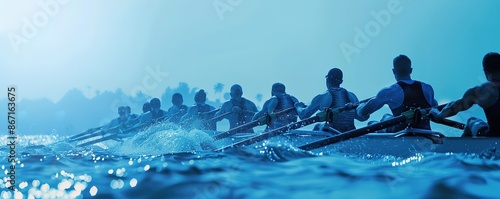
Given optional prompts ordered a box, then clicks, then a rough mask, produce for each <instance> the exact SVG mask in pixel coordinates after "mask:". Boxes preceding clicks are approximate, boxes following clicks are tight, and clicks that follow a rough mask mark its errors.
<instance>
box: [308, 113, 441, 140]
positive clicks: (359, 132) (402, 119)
mask: <svg viewBox="0 0 500 199" xmlns="http://www.w3.org/2000/svg"><path fill="white" fill-rule="evenodd" d="M445 105H446V104H443V105H440V106H438V108H439V107H444V106H445ZM430 109H431V108H428V109H411V110H408V111H406V112H403V113H401V115H399V116H397V117H394V118H391V119H389V120H386V121H383V122H378V123H376V124H372V125H368V126H365V127H362V128H358V129H354V130H350V131H347V132H344V133H342V134H338V135H335V136H332V137H329V138H325V139H322V140H319V141H316V142H312V143H309V144H306V145H303V146H300V147H299V148H300V149H302V150H312V149H317V148H321V147H324V146H327V145H330V144H334V143H337V142H341V141H344V140H348V139H351V138H356V137H359V136H363V135H366V134H368V133H372V132H375V131H378V130H382V129H385V128H388V127H391V126H394V125H398V124H401V123H408V124H411V123H413V124H418V123H420V121H421V120H422V119H425V117H426V115H427V113H428V112H429V111H430Z"/></svg>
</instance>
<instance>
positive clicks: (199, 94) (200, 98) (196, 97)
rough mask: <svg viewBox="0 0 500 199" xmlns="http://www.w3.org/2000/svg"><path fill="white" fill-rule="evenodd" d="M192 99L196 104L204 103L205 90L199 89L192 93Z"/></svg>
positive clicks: (205, 97)
mask: <svg viewBox="0 0 500 199" xmlns="http://www.w3.org/2000/svg"><path fill="white" fill-rule="evenodd" d="M194 101H195V102H196V104H204V103H205V102H206V101H207V94H206V93H205V90H203V89H201V90H199V91H198V92H196V94H195V95H194Z"/></svg>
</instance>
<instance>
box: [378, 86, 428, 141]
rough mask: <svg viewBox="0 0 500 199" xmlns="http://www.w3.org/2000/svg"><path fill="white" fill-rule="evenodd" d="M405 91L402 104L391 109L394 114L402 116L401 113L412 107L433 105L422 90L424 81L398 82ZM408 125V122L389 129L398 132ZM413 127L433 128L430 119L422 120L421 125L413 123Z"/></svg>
mask: <svg viewBox="0 0 500 199" xmlns="http://www.w3.org/2000/svg"><path fill="white" fill-rule="evenodd" d="M397 84H398V85H399V86H400V87H401V89H403V92H404V100H403V104H401V106H399V107H397V108H394V109H391V111H392V115H394V116H400V115H401V113H403V112H405V111H408V110H410V108H430V107H431V105H430V104H429V102H427V100H426V99H425V95H424V92H423V90H422V83H421V82H419V81H414V82H413V84H407V83H404V82H402V81H399V82H398V83H397ZM406 127H407V125H406V124H400V125H396V126H394V128H392V130H391V128H389V129H388V131H392V132H398V131H401V130H403V129H405V128H406ZM411 127H413V128H419V129H428V130H430V129H431V125H430V122H429V120H426V121H422V122H421V123H420V124H419V125H411Z"/></svg>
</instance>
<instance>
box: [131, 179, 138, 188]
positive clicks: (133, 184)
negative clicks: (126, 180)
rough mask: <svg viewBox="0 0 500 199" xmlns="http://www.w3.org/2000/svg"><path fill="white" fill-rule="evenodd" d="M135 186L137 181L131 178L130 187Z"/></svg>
mask: <svg viewBox="0 0 500 199" xmlns="http://www.w3.org/2000/svg"><path fill="white" fill-rule="evenodd" d="M136 185H137V179H135V178H132V180H130V187H135V186H136Z"/></svg>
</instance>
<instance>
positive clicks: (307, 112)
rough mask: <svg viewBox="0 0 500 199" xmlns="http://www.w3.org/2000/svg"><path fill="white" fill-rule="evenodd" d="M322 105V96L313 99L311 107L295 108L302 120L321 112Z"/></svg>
mask: <svg viewBox="0 0 500 199" xmlns="http://www.w3.org/2000/svg"><path fill="white" fill-rule="evenodd" d="M297 104H300V103H296V105H297ZM320 105H321V95H318V96H316V97H314V98H313V99H312V101H311V104H309V106H307V107H305V108H304V107H297V106H295V108H297V113H298V114H299V118H300V119H301V120H302V119H305V118H308V117H311V116H312V115H313V114H314V113H316V111H318V110H319V107H320Z"/></svg>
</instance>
